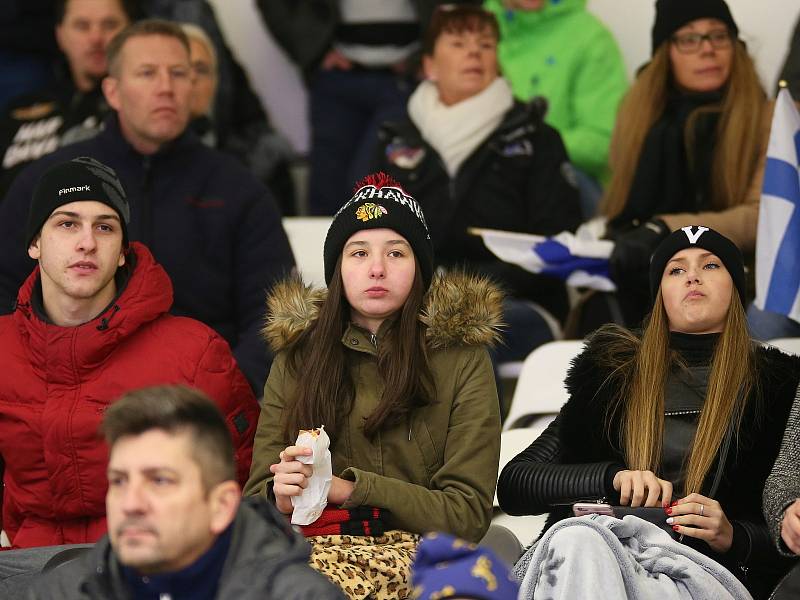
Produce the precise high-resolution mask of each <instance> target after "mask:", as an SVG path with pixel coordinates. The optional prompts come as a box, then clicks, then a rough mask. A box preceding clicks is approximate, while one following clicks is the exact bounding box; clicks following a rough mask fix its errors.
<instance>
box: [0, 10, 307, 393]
mask: <svg viewBox="0 0 800 600" xmlns="http://www.w3.org/2000/svg"><path fill="white" fill-rule="evenodd" d="M106 53H107V55H108V56H107V61H108V69H109V76H108V77H106V78H105V79H103V81H102V87H103V93H104V94H105V98H106V100H107V101H108V104H109V106H111V107H112V109H113V111H112V114H109V115H108V118H107V119H106V120H105V121H104V122H103V130H102V131H101V132H100V133H99V134H98V135H97V136H95V137H93V138H92V139H89V140H85V141H82V142H76V143H74V144H70V145H67V146H65V147H63V148H60V149H59V150H57V151H55V152H53V153H51V154H48V155H47V156H44V157H42V158H40V159H39V160H37V161H35V162H34V163H32V164H31V165H29V166H28V167H27V168H25V169H24V170H23V171H22V172H21V173H20V174H19V175H18V176H17V177H16V178H15V179H14V182H13V184H12V185H11V187H10V188H9V191H8V193H7V194H6V196H5V199H3V200H2V202H0V222H3V223H9V222H10V223H16V222H20V221H22V220H23V219H24V218H25V215H26V214H27V213H28V206H29V205H30V199H31V195H32V194H33V189H34V187H35V186H36V183H37V182H38V180H39V179H40V178H41V176H42V174H43V173H44V171H46V170H47V169H48V168H49V167H51V166H52V165H54V164H56V163H59V162H63V161H65V160H70V159H73V158H76V157H78V156H93V157H102V160H103V161H105V162H106V163H107V164H108V165H109V166H110V167H111V168H113V169H114V170H115V171H116V173H117V175H118V176H119V179H120V181H122V182H123V184H124V185H125V190H126V192H127V194H128V201H129V204H130V207H131V216H130V223H129V224H128V232H129V234H130V239H131V240H135V241H140V242H143V243H144V244H146V245H147V247H148V248H149V249H150V251H151V252H152V253H153V256H155V257H156V259H157V260H158V262H159V264H160V265H162V266H163V267H164V270H165V271H166V272H167V274H168V275H169V277H170V279H171V281H172V285H173V291H174V302H173V303H172V307H171V309H170V312H171V313H172V314H174V315H180V316H187V317H191V318H194V319H197V320H198V321H201V322H203V323H205V324H206V325H208V326H209V327H211V328H212V329H214V331H216V332H217V333H219V334H220V335H221V336H222V337H223V338H224V339H225V340H226V341H227V342H228V344H230V346H231V349H232V351H233V354H234V356H235V357H236V362H237V363H238V365H239V367H240V368H241V370H242V372H243V373H244V374H245V376H246V377H247V379H248V381H250V385H251V386H252V388H253V390H254V391H256V390H257V391H258V392H260V391H261V389H263V387H264V381H265V379H266V374H267V371H268V362H269V360H270V356H269V354H268V352H267V348H266V345H265V344H264V342H263V340H262V339H261V337H260V335H259V330H260V329H261V325H262V323H261V317H262V312H263V307H264V295H265V290H267V289H269V287H270V286H271V284H272V283H273V282H274V281H275V280H277V279H280V278H282V277H284V276H285V275H286V274H287V273H289V272H290V271H291V270H292V269H293V268H294V258H293V256H292V251H291V248H290V246H289V240H288V238H287V237H286V232H285V231H284V230H283V226H282V224H281V218H280V213H279V212H278V210H277V207H276V205H275V203H274V201H273V199H272V195H271V194H270V191H269V190H268V189H267V188H266V187H264V186H263V185H262V184H261V183H260V182H259V181H258V180H257V179H256V178H255V177H254V176H253V175H252V174H251V173H250V172H249V171H247V169H245V168H244V167H243V166H242V165H241V164H239V162H238V161H237V160H236V159H235V158H233V157H232V156H228V155H226V154H224V153H221V152H218V151H216V150H214V149H212V148H208V147H207V146H206V145H204V144H203V143H202V142H201V141H200V140H199V139H198V138H197V137H196V136H195V135H194V134H193V133H192V132H191V131H189V130H188V129H187V126H188V123H189V115H190V104H191V98H192V76H191V73H192V72H191V61H190V54H189V41H188V39H187V38H186V34H184V33H183V30H182V29H181V28H180V26H179V25H178V24H176V23H172V22H168V21H162V20H159V19H146V20H144V21H138V22H136V23H134V24H132V25H129V26H128V27H126V28H125V29H123V30H122V31H120V32H119V33H118V34H117V35H116V36H114V38H113V39H112V40H111V42H110V43H109V44H108V48H107V49H106ZM144 71H147V72H148V73H149V74H157V76H155V77H150V76H148V77H140V73H141V72H144ZM164 81H166V82H168V85H164V86H162V85H160V83H159V82H164ZM22 233H23V232H22V231H21V228H12V229H10V230H9V231H8V233H7V235H4V236H0V314H5V313H7V312H10V311H11V310H12V309H13V303H14V298H15V296H16V293H17V290H18V289H19V287H20V285H21V284H22V282H23V281H24V280H25V277H27V275H28V274H29V273H30V271H31V269H32V268H33V264H32V262H31V260H30V259H29V257H28V256H27V254H26V253H25V252H24V250H23V241H24V240H23V239H22Z"/></svg>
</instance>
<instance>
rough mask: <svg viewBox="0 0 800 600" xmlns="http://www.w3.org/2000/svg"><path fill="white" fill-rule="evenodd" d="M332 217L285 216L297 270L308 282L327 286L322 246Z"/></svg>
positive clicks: (286, 228)
mask: <svg viewBox="0 0 800 600" xmlns="http://www.w3.org/2000/svg"><path fill="white" fill-rule="evenodd" d="M332 220H333V219H332V218H331V217H284V218H283V228H284V229H285V230H286V235H287V236H288V237H289V245H290V246H291V247H292V253H293V254H294V260H295V262H296V263H297V270H298V271H299V273H300V275H301V276H302V278H303V281H304V282H305V283H306V284H313V285H314V287H325V266H324V263H323V260H322V247H323V246H324V244H325V236H326V235H327V233H328V227H330V225H331V221H332Z"/></svg>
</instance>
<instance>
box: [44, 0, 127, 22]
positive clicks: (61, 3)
mask: <svg viewBox="0 0 800 600" xmlns="http://www.w3.org/2000/svg"><path fill="white" fill-rule="evenodd" d="M69 1H70V0H56V4H55V18H56V20H55V22H56V24H57V25H60V24H61V23H62V22H63V21H64V17H65V16H67V4H69ZM117 2H118V3H119V7H120V8H121V9H122V12H124V13H125V15H126V16H127V17H128V21H131V22H133V21H136V20H137V19H140V18H142V15H143V13H142V9H141V7H140V6H139V0H117Z"/></svg>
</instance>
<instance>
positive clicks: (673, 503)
mask: <svg viewBox="0 0 800 600" xmlns="http://www.w3.org/2000/svg"><path fill="white" fill-rule="evenodd" d="M676 504H678V501H677V500H673V501H672V504H670V506H675V505H676Z"/></svg>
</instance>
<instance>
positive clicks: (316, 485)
mask: <svg viewBox="0 0 800 600" xmlns="http://www.w3.org/2000/svg"><path fill="white" fill-rule="evenodd" d="M330 444H331V440H330V438H329V437H328V434H327V433H325V426H324V425H323V426H322V427H320V428H319V429H311V430H305V429H301V430H300V434H299V435H298V436H297V441H296V442H295V446H302V447H303V448H311V450H312V451H313V453H312V454H311V456H298V457H297V460H299V461H300V462H301V463H304V464H307V465H311V466H312V467H313V469H314V472H313V474H312V475H311V477H310V478H309V479H308V487H307V488H306V489H304V490H303V493H302V494H300V495H299V496H292V506H293V507H294V510H293V511H292V524H293V525H310V524H311V523H313V522H314V521H316V520H317V519H319V517H320V515H321V514H322V511H323V509H324V508H325V507H326V506H327V505H328V490H330V488H331V480H332V479H333V466H332V465H331V451H330V450H329V447H330Z"/></svg>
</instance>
